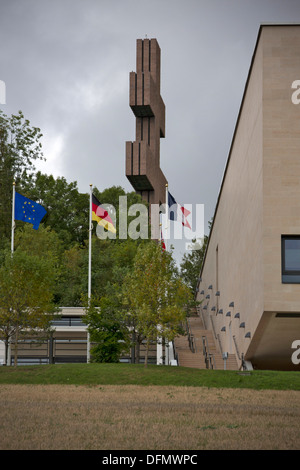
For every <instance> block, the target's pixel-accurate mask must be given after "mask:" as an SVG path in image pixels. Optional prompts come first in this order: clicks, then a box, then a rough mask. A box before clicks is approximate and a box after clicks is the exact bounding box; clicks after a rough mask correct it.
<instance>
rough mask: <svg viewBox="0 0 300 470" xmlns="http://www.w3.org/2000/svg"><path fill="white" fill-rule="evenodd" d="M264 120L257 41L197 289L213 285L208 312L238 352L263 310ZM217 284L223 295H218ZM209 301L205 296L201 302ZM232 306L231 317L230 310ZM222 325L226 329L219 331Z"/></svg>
mask: <svg viewBox="0 0 300 470" xmlns="http://www.w3.org/2000/svg"><path fill="white" fill-rule="evenodd" d="M262 120H263V115H262V47H261V44H259V45H258V48H257V51H256V55H255V59H254V62H253V66H252V73H251V75H250V78H249V81H248V83H247V86H246V89H245V95H244V99H243V104H242V106H241V112H240V116H239V119H238V122H237V126H236V130H235V136H234V139H233V143H232V147H231V151H230V158H229V159H228V162H227V167H226V170H225V175H224V179H223V184H222V187H221V191H220V195H219V200H218V205H217V209H216V213H215V217H214V223H213V227H212V231H211V236H210V241H209V245H208V250H207V254H206V260H205V265H204V269H203V272H202V279H203V282H202V283H201V284H200V289H199V292H201V290H202V289H204V290H205V294H204V298H205V297H206V295H207V294H209V290H208V287H209V285H210V284H212V285H213V290H212V291H211V293H210V296H211V299H210V301H209V305H208V309H207V310H206V312H205V313H206V314H207V315H208V314H210V315H212V317H213V322H214V325H215V331H216V334H220V338H221V341H222V348H223V351H227V352H231V353H234V352H235V347H234V343H233V339H232V337H233V336H235V337H236V339H237V340H238V341H239V343H240V352H245V349H246V348H247V340H246V341H245V338H244V336H245V329H241V328H240V327H239V325H240V323H242V322H245V324H246V329H247V331H248V330H251V329H253V328H254V327H255V324H256V322H257V321H258V318H259V316H260V315H261V312H262V310H263V269H262V261H261V262H257V260H262V257H263V256H262V255H263V252H262V250H263V245H262V239H263V224H262V222H263V220H262V218H263V213H262V208H263V199H262V197H263V193H262V184H263V179H262V178H263V177H262V166H263V159H262V147H263V140H262ZM217 258H218V259H217ZM217 290H219V291H220V296H219V297H216V296H215V293H216V291H217ZM201 298H203V296H201V295H200V296H199V299H201ZM231 302H234V308H229V304H230V303H231ZM205 304H206V298H205V300H204V302H203V303H202V306H203V305H205ZM214 305H216V306H217V307H218V308H219V309H223V314H217V313H216V312H212V311H211V307H213V306H214ZM229 311H230V312H231V317H227V316H226V314H227V312H229ZM236 313H240V319H236V318H234V316H235V314H236ZM208 324H209V321H208ZM224 326H225V328H226V334H225V333H223V332H221V329H222V327H224ZM229 332H231V334H229Z"/></svg>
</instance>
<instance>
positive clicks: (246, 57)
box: [0, 0, 300, 257]
mask: <svg viewBox="0 0 300 470" xmlns="http://www.w3.org/2000/svg"><path fill="white" fill-rule="evenodd" d="M261 23H300V0H184V1H183V0H147V1H144V0H0V44H1V61H0V80H3V81H4V82H5V84H6V104H2V105H0V108H1V109H2V110H3V111H4V112H5V113H6V114H8V115H10V114H12V113H16V112H18V110H22V111H23V113H24V114H25V117H26V118H27V119H29V120H30V122H31V124H32V125H33V126H36V127H40V128H41V131H42V133H43V141H42V143H43V148H44V155H45V157H46V158H47V161H46V163H44V164H42V165H40V166H39V169H40V170H41V171H42V172H43V173H47V174H53V175H54V176H55V177H58V176H64V177H65V178H66V180H67V181H68V182H72V181H77V184H78V188H79V190H80V191H81V192H86V193H87V192H89V184H90V183H92V184H93V185H95V186H97V187H98V189H99V190H100V191H101V190H103V189H105V188H107V187H110V186H113V185H120V186H122V187H123V188H124V189H125V190H126V191H131V190H132V187H131V185H130V183H129V182H128V180H127V178H126V176H125V142H126V141H128V140H129V141H133V140H135V118H134V115H133V113H132V111H131V109H130V107H129V72H130V71H135V70H136V39H138V38H141V39H144V38H145V37H146V36H147V37H148V38H156V39H157V41H158V43H159V45H160V48H161V95H162V98H163V100H164V103H165V106H166V136H165V139H161V168H162V170H163V172H164V174H165V176H166V178H167V180H168V182H169V190H170V192H171V193H172V195H173V196H174V197H175V199H176V200H177V202H179V203H181V204H204V207H205V224H206V229H205V231H206V233H207V221H208V220H210V219H211V217H212V216H213V214H214V209H215V205H216V201H217V197H218V193H219V189H220V186H221V182H222V176H223V172H224V168H225V164H226V161H227V157H228V152H229V147H230V144H231V140H232V136H233V131H234V127H235V123H236V120H237V116H238V111H239V107H240V104H241V100H242V95H243V91H244V87H245V83H246V79H247V74H248V71H249V67H250V62H251V58H252V54H253V51H254V46H255V42H256V39H257V34H258V30H259V26H260V24H261ZM296 78H297V77H296ZM298 78H300V68H299V77H298ZM175 246H176V250H177V251H176V253H177V254H176V256H177V257H178V256H180V257H181V256H182V254H183V252H184V245H178V244H177V245H176V244H175Z"/></svg>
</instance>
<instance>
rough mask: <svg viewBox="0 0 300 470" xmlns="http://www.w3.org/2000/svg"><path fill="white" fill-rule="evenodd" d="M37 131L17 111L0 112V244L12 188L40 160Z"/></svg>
mask: <svg viewBox="0 0 300 470" xmlns="http://www.w3.org/2000/svg"><path fill="white" fill-rule="evenodd" d="M41 137H42V134H41V131H40V129H39V128H38V127H32V126H31V125H30V122H29V121H28V119H25V118H24V115H23V113H22V112H21V111H19V113H18V114H17V115H12V116H11V117H8V116H6V115H5V114H4V113H3V112H2V111H1V110H0V241H1V242H2V241H3V239H5V238H9V236H10V229H11V213H12V186H13V182H14V181H15V182H16V183H17V184H19V183H21V182H25V181H27V180H28V179H30V177H31V176H32V174H33V172H34V170H35V167H34V161H35V160H41V159H43V153H42V144H41V143H40V138H41Z"/></svg>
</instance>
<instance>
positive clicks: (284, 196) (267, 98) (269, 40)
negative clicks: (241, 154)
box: [262, 26, 300, 312]
mask: <svg viewBox="0 0 300 470" xmlns="http://www.w3.org/2000/svg"><path fill="white" fill-rule="evenodd" d="M262 41H263V47H264V58H263V65H264V74H263V107H264V108H263V109H264V113H263V128H264V135H263V155H264V160H263V175H264V176H263V188H264V194H263V198H264V234H263V236H264V291H265V299H264V310H265V311H276V312H291V311H298V312H299V311H300V284H283V283H282V282H281V235H294V234H295V235H298V234H300V104H299V105H295V104H293V103H292V100H291V96H292V92H293V91H294V90H292V88H291V85H292V83H293V81H294V80H299V79H300V67H299V64H300V62H299V61H300V27H299V26H274V27H272V26H268V27H266V28H264V29H263V30H262Z"/></svg>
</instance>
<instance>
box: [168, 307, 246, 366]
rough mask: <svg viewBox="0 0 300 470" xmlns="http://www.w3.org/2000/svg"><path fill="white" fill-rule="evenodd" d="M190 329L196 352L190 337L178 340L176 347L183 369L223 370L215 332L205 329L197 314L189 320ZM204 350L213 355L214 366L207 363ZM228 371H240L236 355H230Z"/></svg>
mask: <svg viewBox="0 0 300 470" xmlns="http://www.w3.org/2000/svg"><path fill="white" fill-rule="evenodd" d="M188 327H189V333H190V338H191V341H190V342H191V344H192V349H193V351H194V352H193V351H192V350H191V347H190V342H189V336H188V335H187V336H179V337H178V338H176V339H175V341H174V345H175V350H176V354H177V357H178V363H179V365H180V366H182V367H194V368H196V369H206V368H213V369H217V370H223V369H224V368H225V367H224V366H225V363H224V360H223V358H222V354H221V353H220V352H218V351H217V348H216V343H215V340H214V337H213V332H212V331H211V330H206V329H205V328H204V326H203V323H202V320H201V318H200V317H199V316H198V315H197V314H193V315H192V316H190V317H189V318H188ZM203 338H204V344H203ZM204 348H206V350H207V352H208V353H209V354H210V355H211V364H212V366H208V365H207V364H206V362H205V355H204V352H203V351H204ZM226 370H238V364H237V361H236V357H235V355H234V354H229V355H228V359H227V360H226Z"/></svg>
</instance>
